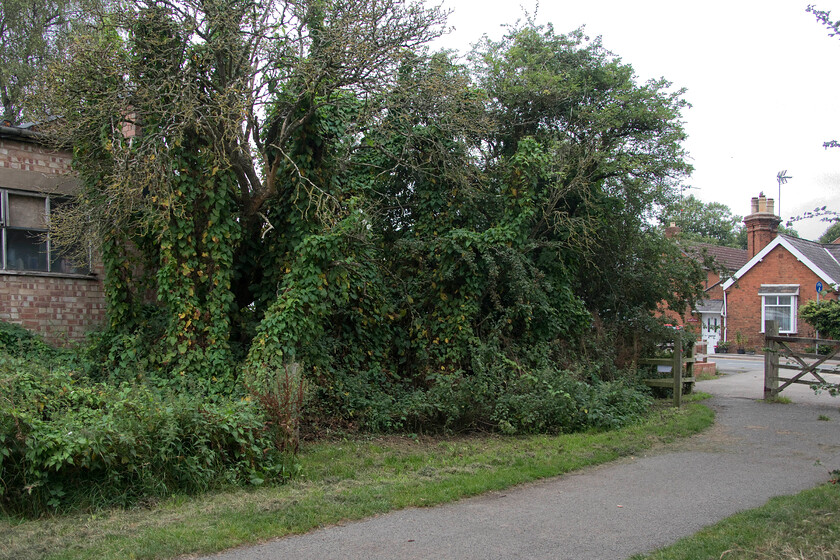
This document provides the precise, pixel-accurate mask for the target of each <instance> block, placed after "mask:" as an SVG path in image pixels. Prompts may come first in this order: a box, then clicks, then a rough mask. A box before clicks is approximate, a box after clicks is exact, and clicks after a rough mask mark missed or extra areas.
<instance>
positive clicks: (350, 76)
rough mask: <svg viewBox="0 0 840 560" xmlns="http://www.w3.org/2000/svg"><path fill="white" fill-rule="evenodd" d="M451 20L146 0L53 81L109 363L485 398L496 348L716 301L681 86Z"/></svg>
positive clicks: (358, 2)
mask: <svg viewBox="0 0 840 560" xmlns="http://www.w3.org/2000/svg"><path fill="white" fill-rule="evenodd" d="M444 23H445V13H443V12H442V11H441V10H440V9H439V8H429V7H426V6H424V5H422V4H420V3H415V2H402V1H399V0H385V1H383V0H354V1H352V2H348V1H345V0H304V1H301V2H298V1H295V2H288V1H283V0H273V1H270V2H267V3H262V4H254V3H252V2H245V1H243V0H204V1H202V2H193V1H191V0H185V1H182V2H179V3H176V4H172V3H164V2H159V1H155V0H132V1H131V2H129V3H128V4H126V5H125V7H124V9H123V10H121V11H119V12H118V13H116V14H114V15H112V16H110V17H108V18H103V19H102V20H101V21H99V22H98V25H96V26H92V27H91V28H90V29H89V30H88V31H87V32H85V33H78V34H77V35H76V36H75V37H74V41H73V42H72V43H71V45H70V48H69V50H68V54H67V56H66V57H65V58H63V59H62V60H60V61H57V62H56V63H55V64H54V65H53V66H51V68H50V76H49V80H45V81H44V83H43V88H44V89H43V93H44V95H43V100H44V104H45V107H49V108H50V110H51V111H54V112H56V113H60V114H61V115H63V118H62V119H58V120H56V121H54V122H53V123H51V129H50V130H49V132H50V134H51V135H52V137H53V138H54V139H55V140H56V141H57V142H61V143H64V144H65V145H72V146H74V147H75V156H76V157H75V161H76V167H77V169H78V170H79V173H80V175H81V177H82V179H83V182H84V189H83V191H82V192H81V193H80V194H79V197H78V200H77V204H76V205H75V206H74V207H73V208H72V209H70V208H68V209H67V211H66V212H65V213H64V214H63V218H61V219H60V220H57V222H56V223H55V224H54V226H55V229H56V231H55V235H56V238H57V241H58V242H63V243H64V244H65V245H67V246H71V245H75V246H77V247H86V246H87V243H88V242H93V241H95V242H97V243H98V244H99V245H100V246H101V248H102V259H103V262H104V266H105V280H106V291H107V297H108V303H109V320H110V324H109V329H108V331H107V332H106V333H105V335H103V338H102V344H103V345H104V347H105V348H106V354H107V356H109V360H110V362H109V364H110V365H109V368H110V369H109V372H110V375H117V376H126V375H129V376H136V375H137V371H138V368H140V370H141V371H142V372H146V373H145V374H148V372H158V373H156V374H155V375H156V376H157V377H158V381H159V382H162V383H167V384H177V385H184V386H187V387H191V388H193V389H194V390H205V391H214V390H227V389H226V388H228V387H230V386H231V384H234V383H237V384H238V383H242V382H244V383H247V384H254V383H264V382H265V381H266V379H271V378H273V377H272V376H276V372H278V371H283V369H284V368H287V367H288V366H289V364H291V363H296V364H301V366H302V367H303V370H304V371H305V372H306V376H307V377H308V378H309V379H310V380H311V382H312V383H313V386H314V387H315V389H314V391H315V393H316V394H317V395H318V399H317V402H319V403H321V404H320V405H319V406H324V407H326V408H325V410H327V409H329V410H333V411H335V410H337V411H340V414H342V415H343V416H344V417H345V418H348V419H349V418H354V417H358V418H365V421H366V422H371V423H379V424H381V425H391V424H390V423H399V422H405V421H406V419H405V415H406V413H405V410H406V409H408V408H412V406H413V407H414V408H412V410H415V411H417V410H421V412H416V413H415V414H416V415H419V416H416V417H420V416H422V417H423V418H426V419H434V418H436V417H438V416H441V417H445V418H453V417H459V418H460V417H466V416H469V415H470V414H472V413H477V412H476V411H472V412H470V411H466V410H462V409H460V408H458V407H459V406H460V405H457V406H455V408H454V409H453V408H452V406H453V405H452V403H457V402H459V401H458V399H456V398H455V397H454V396H453V395H456V394H460V393H459V392H460V391H478V390H479V389H478V385H476V383H479V384H480V383H484V381H480V380H482V379H486V378H485V377H482V376H483V375H488V372H490V371H495V370H494V369H493V368H495V367H496V366H495V365H494V364H507V366H506V367H508V368H509V369H510V368H513V369H512V371H519V372H525V371H534V370H535V369H539V368H546V367H552V364H554V363H556V361H557V360H558V359H559V356H561V354H562V352H566V351H569V349H570V348H577V347H579V346H580V345H581V344H583V343H585V341H586V339H587V338H589V337H591V336H592V332H593V330H592V329H593V325H596V326H597V325H601V324H610V325H611V328H613V329H614V330H615V331H616V332H618V331H621V330H622V329H624V331H625V332H628V333H635V334H636V335H638V333H639V332H640V331H639V326H640V325H642V324H644V323H645V321H649V318H650V313H651V312H652V311H653V310H655V309H656V308H657V306H658V305H659V304H660V303H661V302H662V301H663V300H667V301H668V302H669V304H670V305H671V307H672V308H673V309H679V308H684V307H685V305H687V304H690V303H693V302H694V301H697V299H699V291H700V286H701V281H702V277H703V275H702V271H701V270H700V269H699V267H698V266H697V265H696V264H695V263H693V262H692V261H690V260H688V259H684V258H682V255H681V254H680V252H679V251H678V249H677V247H676V246H675V245H674V244H673V243H671V242H670V241H669V240H666V239H665V238H664V237H663V236H662V235H661V232H659V231H658V230H657V229H656V228H655V227H653V226H652V225H651V221H652V218H653V216H654V214H655V212H656V210H657V209H658V208H659V207H661V206H662V205H665V204H666V203H667V202H668V201H670V200H671V199H672V198H673V196H674V193H675V192H676V190H677V189H678V187H679V185H680V182H681V181H682V179H683V178H684V177H685V175H686V174H687V173H688V172H689V170H690V167H689V165H688V164H687V163H686V162H685V153H684V151H683V148H682V146H681V142H682V141H683V140H684V138H685V133H684V131H683V129H682V124H681V115H680V112H681V110H682V108H683V107H685V101H684V100H683V98H682V95H683V92H682V91H672V89H671V87H670V86H671V84H669V83H668V82H666V81H664V80H658V81H651V82H648V83H645V84H638V83H637V81H636V79H635V76H634V74H633V70H632V67H630V66H629V65H627V64H624V63H622V62H621V61H620V60H619V59H617V58H616V57H615V56H613V55H612V54H611V53H609V52H607V51H606V50H605V49H604V48H603V47H602V46H601V44H600V42H599V41H598V40H589V39H588V38H587V37H585V36H584V34H583V33H582V31H574V32H572V33H570V34H567V35H562V34H558V33H556V32H555V31H554V29H553V28H551V27H550V26H537V25H534V24H532V23H526V24H523V25H519V26H516V27H513V28H511V29H510V30H509V32H508V33H507V35H506V36H505V37H503V38H502V39H500V40H498V41H493V40H486V41H485V42H484V43H483V44H481V45H479V46H478V47H477V48H476V50H475V51H474V52H473V54H472V56H471V63H470V64H469V65H463V64H460V63H458V62H456V61H455V60H454V59H453V58H452V57H451V56H450V55H449V54H448V53H429V52H428V51H427V50H426V49H424V48H423V45H424V44H425V43H427V42H428V41H429V40H431V39H432V38H434V37H436V36H437V35H438V34H439V33H440V32H441V29H442V26H443V25H444ZM134 131H136V134H135V133H134ZM83 240H87V241H85V242H83ZM138 359H139V360H140V363H139V365H138ZM481 386H482V387H484V389H483V390H486V391H490V393H493V392H495V391H496V389H491V388H490V387H491V385H481ZM492 386H493V387H495V385H492ZM418 392H419V393H423V394H425V393H430V394H435V395H437V396H436V397H435V399H436V400H434V403H435V404H434V405H431V404H429V401H426V400H423V401H422V402H423V403H425V404H424V405H423V406H420V407H419V408H418V406H419V405H416V403H417V402H419V401H417V400H416V399H417V397H416V395H417V394H419V393H418ZM400 403H402V404H400ZM406 403H415V404H414V405H410V404H406ZM447 403H449V404H447ZM499 406H501V405H499ZM330 407H333V408H330ZM400 410H402V411H403V412H402V413H400V412H399V411H400ZM395 411H396V412H395ZM497 413H498V410H497ZM488 415H491V414H490V413H488ZM400 417H402V419H400Z"/></svg>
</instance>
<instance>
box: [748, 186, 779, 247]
mask: <svg viewBox="0 0 840 560" xmlns="http://www.w3.org/2000/svg"><path fill="white" fill-rule="evenodd" d="M774 206H775V204H774V200H773V199H772V198H767V197H766V196H764V193H761V194H759V196H754V197H753V198H752V201H751V207H752V213H751V214H750V215H749V216H746V217H745V218H744V224H745V225H746V227H747V253H748V254H749V256H750V258H752V257H754V256H755V255H756V254H758V252H759V251H761V250H762V249H764V248H765V247H766V246H767V244H768V243H770V242H771V241H773V239H774V238H775V237H776V235H777V233H778V228H779V223H780V222H781V221H782V220H781V218H779V217H778V216H776V215H775V213H774Z"/></svg>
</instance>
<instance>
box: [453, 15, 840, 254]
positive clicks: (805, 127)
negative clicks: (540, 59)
mask: <svg viewBox="0 0 840 560" xmlns="http://www.w3.org/2000/svg"><path fill="white" fill-rule="evenodd" d="M811 1H813V2H815V3H816V6H817V7H818V8H820V9H823V10H832V19H833V20H836V19H840V0H811ZM807 5H808V0H804V1H798V0H770V1H762V2H758V1H752V0H749V1H745V0H729V1H721V0H705V1H704V2H680V1H674V0H632V1H631V0H574V1H562V0H560V1H558V0H555V1H554V2H543V3H542V4H541V5H540V6H539V8H538V10H537V12H536V13H537V17H536V20H537V22H539V23H547V22H551V23H552V24H553V25H554V28H555V31H557V32H559V33H565V32H567V31H571V30H572V29H575V28H577V27H579V26H582V25H585V26H586V33H587V35H589V36H591V37H595V36H598V35H600V36H601V37H602V40H603V44H604V46H605V47H606V48H607V49H608V50H610V51H611V52H613V53H614V54H616V55H617V56H619V57H620V58H621V59H622V61H623V62H625V63H628V64H631V65H632V66H633V68H634V69H635V71H636V74H637V75H638V77H639V80H640V81H644V80H647V79H649V78H658V77H662V76H664V77H665V78H666V79H668V80H670V81H671V82H673V83H674V86H675V87H685V88H687V90H688V91H687V92H686V94H685V98H686V100H687V101H688V102H689V103H691V105H692V108H690V109H687V110H686V111H685V112H684V114H683V117H684V120H685V128H686V131H687V132H688V135H689V138H688V141H687V142H686V148H687V149H688V151H689V152H690V154H691V163H692V165H694V173H693V175H692V176H691V177H690V178H689V179H688V180H687V181H686V185H687V186H690V187H691V190H688V191H686V192H688V193H693V194H694V195H695V196H697V197H698V198H700V199H701V200H703V201H706V202H712V201H717V202H722V203H724V204H726V205H727V206H729V207H730V208H731V209H732V212H733V213H734V214H737V215H741V216H743V215H745V214H748V213H749V205H750V198H751V197H753V196H758V194H759V192H762V191H763V192H764V194H766V195H767V196H768V197H772V198H774V199H777V200H778V202H777V205H778V206H779V207H780V208H781V216H782V218H784V219H787V218H789V217H791V216H794V215H799V214H801V213H802V212H803V211H805V210H813V209H814V208H815V207H817V206H824V205H828V206H829V207H830V208H833V209H834V210H838V211H840V148H834V149H829V150H825V149H824V148H823V147H822V144H823V142H824V141H826V140H832V139H836V140H838V141H840V98H838V93H840V71H838V69H840V38H837V37H834V38H832V37H829V36H828V33H827V30H826V28H825V27H823V26H821V25H819V24H818V23H817V21H816V19H815V18H814V16H813V15H812V14H809V13H807V12H806V11H805V8H806V7H807ZM444 6H447V7H449V8H451V9H452V10H453V13H452V15H451V16H450V19H449V23H450V25H451V26H453V27H454V30H453V31H452V33H450V34H449V35H447V36H446V37H444V38H443V39H441V40H440V41H439V42H438V43H437V44H436V45H437V46H443V47H447V48H453V49H456V50H458V51H460V52H462V53H466V52H467V51H468V50H469V48H470V46H471V45H472V44H474V43H475V42H476V41H478V40H479V39H480V38H481V36H482V34H487V35H488V36H489V37H490V38H494V39H498V38H500V37H501V36H502V35H503V34H504V32H505V29H504V27H502V26H503V25H504V24H506V23H513V22H515V21H516V20H517V19H520V18H522V14H523V11H522V8H523V7H524V8H525V9H527V10H528V11H529V12H534V8H535V4H534V1H533V0H525V1H524V2H523V3H521V4H520V3H517V2H502V1H499V0H490V1H488V0H484V1H481V0H444ZM782 170H787V172H788V173H787V174H788V175H790V176H792V177H793V178H792V179H790V181H789V182H788V184H786V185H783V186H782V190H781V198H779V187H778V184H777V182H776V174H777V173H778V172H779V171H782ZM779 203H780V204H779ZM828 225H829V224H827V223H824V222H819V221H817V220H803V221H799V222H797V223H796V224H794V225H793V227H794V228H795V229H797V230H798V231H799V233H800V234H801V235H802V237H805V238H808V239H815V238H816V237H818V236H819V235H820V234H821V233H822V232H823V231H824V230H825V229H826V228H827V227H828Z"/></svg>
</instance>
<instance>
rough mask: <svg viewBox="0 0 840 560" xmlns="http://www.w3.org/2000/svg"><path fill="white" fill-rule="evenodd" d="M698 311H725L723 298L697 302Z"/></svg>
mask: <svg viewBox="0 0 840 560" xmlns="http://www.w3.org/2000/svg"><path fill="white" fill-rule="evenodd" d="M696 311H697V312H698V313H720V312H721V311H723V300H722V299H703V300H700V302H699V303H698V304H697V309H696Z"/></svg>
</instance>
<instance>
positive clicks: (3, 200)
mask: <svg viewBox="0 0 840 560" xmlns="http://www.w3.org/2000/svg"><path fill="white" fill-rule="evenodd" d="M10 194H11V195H13V196H27V197H32V198H38V199H41V200H43V201H44V218H45V220H44V227H43V228H35V227H26V228H24V227H12V226H10V225H9V215H8V214H9V195H10ZM52 198H56V197H55V196H52V195H49V194H46V193H39V192H29V191H20V190H15V189H2V188H0V272H3V273H7V274H14V273H23V274H48V275H55V274H58V275H62V276H90V275H91V268H92V267H91V262H90V258H88V263H87V272H61V271H54V270H52V268H53V257H54V256H55V255H54V254H53V247H52V243H51V241H50V238H49V235H48V231H49V229H48V228H49V216H50V211H51V199H52ZM58 198H62V197H58ZM8 231H31V232H38V233H39V234H47V235H46V244H45V245H46V251H47V253H46V260H47V262H46V265H47V266H46V268H47V269H46V270H40V269H34V268H23V269H19V268H9V266H8V262H7V259H8V239H7V232H8Z"/></svg>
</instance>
